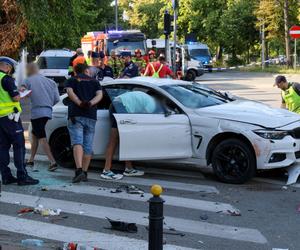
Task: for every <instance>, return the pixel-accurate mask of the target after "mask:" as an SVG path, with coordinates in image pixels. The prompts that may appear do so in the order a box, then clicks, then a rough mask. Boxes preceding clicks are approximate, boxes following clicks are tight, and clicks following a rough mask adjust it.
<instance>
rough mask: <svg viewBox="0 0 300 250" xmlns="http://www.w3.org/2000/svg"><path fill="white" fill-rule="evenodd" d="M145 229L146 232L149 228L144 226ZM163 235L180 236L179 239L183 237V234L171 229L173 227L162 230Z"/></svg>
mask: <svg viewBox="0 0 300 250" xmlns="http://www.w3.org/2000/svg"><path fill="white" fill-rule="evenodd" d="M146 229H147V231H149V227H148V226H146ZM163 234H168V235H178V236H181V237H184V236H185V234H184V233H182V232H178V231H177V230H176V229H175V228H173V227H169V228H167V229H164V230H163Z"/></svg>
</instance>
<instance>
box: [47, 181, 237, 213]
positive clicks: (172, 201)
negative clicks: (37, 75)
mask: <svg viewBox="0 0 300 250" xmlns="http://www.w3.org/2000/svg"><path fill="white" fill-rule="evenodd" d="M48 189H49V190H55V191H66V192H74V193H78V194H87V195H96V196H102V197H113V198H118V199H123V200H132V201H143V202H147V201H148V200H149V199H150V198H151V197H152V195H151V194H149V193H144V194H143V196H142V197H141V195H137V194H127V193H125V192H122V193H112V192H114V191H115V189H112V188H106V187H99V186H88V185H84V186H82V185H69V186H65V185H64V186H49V187H48ZM162 198H163V199H164V200H165V205H169V206H175V207H184V208H189V209H197V210H202V211H208V212H214V213H226V214H228V210H229V211H231V212H239V210H238V209H237V208H234V207H233V206H231V205H230V204H227V203H221V202H213V201H205V200H197V199H189V198H183V197H175V196H170V195H164V194H162Z"/></svg>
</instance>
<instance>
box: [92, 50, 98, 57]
mask: <svg viewBox="0 0 300 250" xmlns="http://www.w3.org/2000/svg"><path fill="white" fill-rule="evenodd" d="M91 57H92V58H99V53H97V52H95V51H92V54H91Z"/></svg>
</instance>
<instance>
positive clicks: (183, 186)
mask: <svg viewBox="0 0 300 250" xmlns="http://www.w3.org/2000/svg"><path fill="white" fill-rule="evenodd" d="M44 170H45V167H44V166H43V169H41V171H40V172H38V173H32V175H33V176H34V177H36V178H39V177H40V178H44V175H43V171H44ZM45 171H46V170H45ZM30 174H31V173H30ZM146 174H147V172H146ZM47 175H48V176H49V177H51V176H53V177H60V176H62V177H69V178H71V177H72V176H73V175H74V171H73V170H70V169H66V168H59V169H58V170H57V171H55V172H48V171H47ZM146 177H147V176H146ZM146 177H145V178H141V177H124V179H122V180H113V181H111V180H104V179H101V178H100V171H99V173H93V172H89V179H91V180H95V181H99V182H100V183H103V182H105V183H108V182H110V183H123V184H133V185H142V186H149V187H151V186H152V185H153V184H158V185H161V186H162V187H163V188H164V189H175V190H180V191H190V192H200V193H206V194H219V191H218V190H217V189H216V187H214V186H209V185H198V184H191V183H183V182H173V181H165V180H160V179H150V178H148V179H146Z"/></svg>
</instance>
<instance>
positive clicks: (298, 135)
mask: <svg viewBox="0 0 300 250" xmlns="http://www.w3.org/2000/svg"><path fill="white" fill-rule="evenodd" d="M290 135H291V136H293V137H294V138H295V139H300V127H298V128H294V129H293V130H291V131H290Z"/></svg>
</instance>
